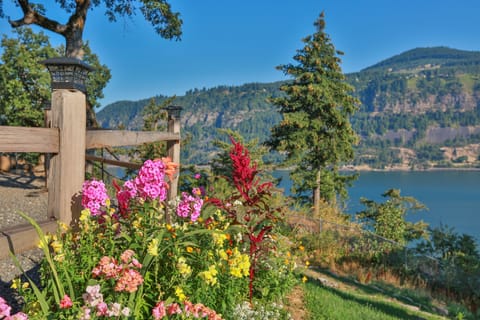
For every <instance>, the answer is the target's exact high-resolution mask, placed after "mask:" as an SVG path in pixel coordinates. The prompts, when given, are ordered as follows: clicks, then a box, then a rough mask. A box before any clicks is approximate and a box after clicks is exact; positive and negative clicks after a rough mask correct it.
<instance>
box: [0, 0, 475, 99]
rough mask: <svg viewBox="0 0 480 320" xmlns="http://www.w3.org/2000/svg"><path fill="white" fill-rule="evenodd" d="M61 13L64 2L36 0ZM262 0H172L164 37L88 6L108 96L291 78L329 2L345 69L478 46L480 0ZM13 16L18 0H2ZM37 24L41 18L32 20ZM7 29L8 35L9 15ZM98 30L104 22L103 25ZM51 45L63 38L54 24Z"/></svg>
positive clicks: (0, 26)
mask: <svg viewBox="0 0 480 320" xmlns="http://www.w3.org/2000/svg"><path fill="white" fill-rule="evenodd" d="M38 2H41V3H43V4H44V5H45V7H46V8H47V10H48V11H47V12H50V11H52V13H53V15H52V16H53V18H54V19H58V20H59V21H60V22H62V17H63V18H64V17H65V15H64V14H63V15H60V16H57V15H55V13H58V9H57V8H58V5H57V4H56V3H55V4H54V3H52V1H38ZM452 4H453V2H452V1H447V0H438V1H434V0H422V1H414V0H406V1H402V2H400V1H397V2H393V1H385V0H365V1H355V0H344V1H338V0H337V1H335V0H325V1H318V0H301V1H293V0H282V1H281V2H280V1H274V0H262V1H257V2H254V1H253V0H246V1H242V2H227V1H214V0H204V1H195V2H188V3H186V2H181V1H176V0H173V1H171V5H172V9H173V10H174V11H179V12H180V15H181V18H182V19H183V21H184V25H183V36H182V40H181V41H178V42H176V41H168V40H164V39H162V38H160V37H159V36H158V35H156V34H155V33H154V31H153V28H152V27H151V26H149V25H148V24H147V23H146V22H145V21H144V20H143V18H142V16H141V14H138V15H137V17H136V18H134V19H132V20H128V19H119V21H118V22H116V23H109V22H108V21H107V18H106V17H105V16H104V15H103V11H102V10H101V9H96V10H94V11H91V12H89V16H88V18H87V24H86V28H85V33H84V40H85V41H88V42H89V44H90V47H91V48H92V50H93V52H94V53H96V54H97V55H98V56H99V58H100V61H101V63H103V64H106V65H107V66H108V67H109V68H110V69H111V72H112V79H111V80H110V82H109V83H108V85H107V87H106V89H105V90H104V94H105V98H104V99H102V100H101V103H102V105H103V106H106V105H108V104H110V103H113V102H116V101H120V100H132V101H136V100H140V99H146V98H149V97H152V96H156V95H164V96H172V95H184V94H185V92H186V91H188V90H191V89H195V88H197V89H202V88H212V87H216V86H220V85H227V86H229V85H241V84H245V83H252V82H261V83H265V82H274V81H280V80H285V79H287V78H286V77H285V76H284V75H283V74H282V72H281V71H278V70H276V69H275V67H276V66H278V65H281V64H287V63H291V62H293V60H292V57H293V56H294V55H295V53H296V50H298V49H301V48H302V47H303V43H302V41H301V39H302V38H304V37H306V36H308V35H310V34H312V33H313V32H315V29H314V27H313V22H314V21H315V19H316V18H317V17H318V15H319V14H320V12H322V11H324V12H325V20H326V32H327V33H328V34H329V35H330V37H331V40H332V43H333V44H334V45H335V47H336V49H337V50H340V51H343V52H344V55H343V56H342V57H341V58H342V70H343V72H344V73H351V72H356V71H360V70H362V69H364V68H366V67H369V66H371V65H373V64H376V63H378V62H380V61H382V60H385V59H388V58H390V57H392V56H394V55H397V54H400V53H402V52H405V51H408V50H411V49H414V48H418V47H437V46H445V47H450V48H454V49H460V50H468V51H480V23H479V22H478V15H479V14H480V1H478V0H463V1H462V2H461V5H456V6H455V5H452ZM4 12H5V14H6V15H8V16H10V17H11V18H12V19H16V18H19V17H21V11H20V9H18V8H16V7H15V6H14V5H12V4H11V3H10V2H8V1H4ZM34 29H35V30H39V29H38V28H34ZM0 30H1V31H2V32H1V33H2V34H4V35H5V34H6V35H11V27H10V25H9V24H8V22H7V21H6V20H5V19H2V20H1V21H0ZM99 30H101V32H99ZM43 32H44V33H46V34H47V35H49V36H50V38H51V42H52V45H59V44H62V43H63V39H62V38H61V37H59V36H58V35H56V34H53V33H51V32H48V31H43Z"/></svg>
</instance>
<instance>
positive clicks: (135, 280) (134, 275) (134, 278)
mask: <svg viewBox="0 0 480 320" xmlns="http://www.w3.org/2000/svg"><path fill="white" fill-rule="evenodd" d="M142 283H143V277H142V275H141V274H140V272H138V271H136V270H132V269H126V270H124V271H123V272H122V275H121V277H120V279H118V281H117V283H116V285H115V291H126V292H135V291H137V289H138V286H140V285H141V284H142Z"/></svg>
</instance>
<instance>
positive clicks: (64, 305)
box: [60, 294, 73, 309]
mask: <svg viewBox="0 0 480 320" xmlns="http://www.w3.org/2000/svg"><path fill="white" fill-rule="evenodd" d="M72 306H73V303H72V299H70V297H69V296H68V295H66V294H65V295H64V296H63V299H62V300H60V309H68V308H71V307H72Z"/></svg>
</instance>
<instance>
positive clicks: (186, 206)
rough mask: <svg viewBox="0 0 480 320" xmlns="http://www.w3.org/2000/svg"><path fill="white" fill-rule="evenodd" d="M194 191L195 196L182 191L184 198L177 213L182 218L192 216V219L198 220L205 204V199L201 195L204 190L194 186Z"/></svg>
mask: <svg viewBox="0 0 480 320" xmlns="http://www.w3.org/2000/svg"><path fill="white" fill-rule="evenodd" d="M192 193H193V194H194V195H195V196H192V195H190V194H188V193H186V192H182V199H181V200H180V203H179V204H178V207H177V215H178V216H179V217H182V218H188V217H190V220H192V221H197V219H198V217H200V210H201V209H202V205H203V199H202V198H200V197H199V196H200V195H201V194H202V192H201V190H200V189H199V188H193V190H192Z"/></svg>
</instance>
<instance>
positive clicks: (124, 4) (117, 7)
mask: <svg viewBox="0 0 480 320" xmlns="http://www.w3.org/2000/svg"><path fill="white" fill-rule="evenodd" d="M55 2H56V3H57V4H58V5H59V6H60V8H61V9H63V10H64V11H65V12H66V13H67V15H69V17H68V20H67V22H66V23H64V24H62V23H60V22H58V21H56V20H54V19H53V18H52V17H49V16H47V14H46V13H47V10H46V8H45V7H44V6H43V5H42V4H36V3H31V2H30V1H29V0H16V4H17V5H18V6H19V7H20V8H21V9H22V12H23V17H21V18H20V19H17V20H10V19H9V22H10V25H11V26H12V27H13V28H18V27H21V26H25V25H31V24H34V25H37V26H39V27H41V28H44V29H46V30H49V31H52V32H54V33H57V34H59V35H61V36H63V37H64V38H65V44H66V50H65V54H66V56H67V57H75V58H79V59H81V58H82V57H83V54H84V52H83V50H82V49H83V30H84V28H85V22H86V19H87V14H88V11H89V10H90V9H92V8H93V7H100V6H101V7H103V8H105V15H106V16H107V18H108V20H109V21H116V19H117V18H118V17H132V16H134V15H135V14H136V13H137V12H138V11H140V12H141V13H142V15H143V16H144V18H145V20H147V21H148V22H150V23H151V25H152V26H153V28H154V29H155V31H156V32H157V33H158V34H159V35H160V36H161V37H163V38H165V39H179V38H180V35H181V25H182V20H181V19H180V16H179V13H176V12H172V10H171V7H170V4H169V3H168V2H167V1H166V0H108V1H101V0H55ZM4 16H5V14H4V12H3V0H0V17H4Z"/></svg>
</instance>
